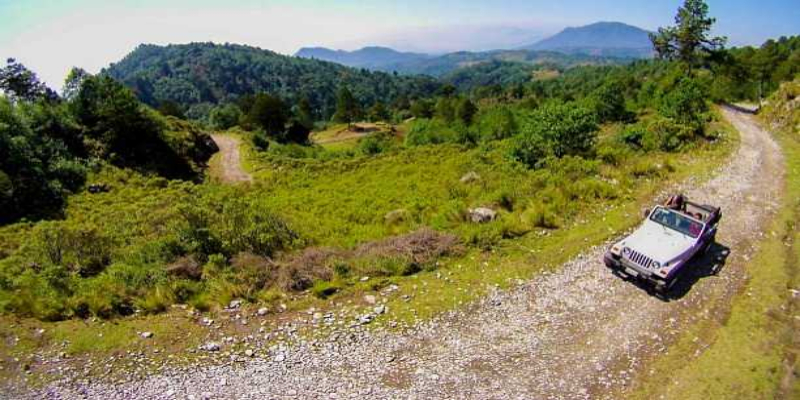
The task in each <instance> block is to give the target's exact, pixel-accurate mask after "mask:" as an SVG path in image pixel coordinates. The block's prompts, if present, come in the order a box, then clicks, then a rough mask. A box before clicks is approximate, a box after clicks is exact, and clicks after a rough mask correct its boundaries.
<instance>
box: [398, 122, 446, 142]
mask: <svg viewBox="0 0 800 400" xmlns="http://www.w3.org/2000/svg"><path fill="white" fill-rule="evenodd" d="M458 141H459V133H458V131H456V130H455V129H453V128H451V127H450V126H448V125H446V124H445V123H444V122H443V121H441V120H438V119H433V120H431V119H417V120H415V121H414V122H413V124H412V125H411V129H410V130H409V131H408V134H407V135H406V139H405V143H406V145H407V146H422V145H428V144H442V143H457V142H458Z"/></svg>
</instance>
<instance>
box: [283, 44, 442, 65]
mask: <svg viewBox="0 0 800 400" xmlns="http://www.w3.org/2000/svg"><path fill="white" fill-rule="evenodd" d="M295 56H296V57H300V58H313V59H317V60H323V61H330V62H335V63H338V64H343V65H346V66H348V67H354V68H368V69H378V70H380V69H381V68H382V67H385V66H387V65H395V64H403V63H410V62H415V61H421V60H426V59H429V58H432V57H433V56H431V55H428V54H421V53H408V52H400V51H397V50H393V49H390V48H388V47H380V46H368V47H364V48H362V49H359V50H355V51H345V50H331V49H328V48H325V47H303V48H301V49H300V50H298V51H297V53H295Z"/></svg>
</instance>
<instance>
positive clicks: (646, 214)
mask: <svg viewBox="0 0 800 400" xmlns="http://www.w3.org/2000/svg"><path fill="white" fill-rule="evenodd" d="M642 215H644V217H645V218H647V217H649V216H650V209H649V208H645V209H644V210H642Z"/></svg>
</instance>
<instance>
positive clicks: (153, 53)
mask: <svg viewBox="0 0 800 400" xmlns="http://www.w3.org/2000/svg"><path fill="white" fill-rule="evenodd" d="M103 73H104V74H107V75H110V76H111V77H113V78H115V79H117V80H119V81H121V82H122V83H124V84H125V85H127V86H128V87H130V88H131V89H133V91H134V92H135V93H136V94H137V96H138V97H139V98H140V99H141V100H142V101H143V102H145V103H147V104H149V105H151V106H157V105H159V104H161V103H163V102H166V101H171V102H175V103H178V104H180V105H182V106H183V107H184V108H186V109H187V110H186V114H187V116H189V117H192V118H198V117H203V116H205V115H207V114H208V112H209V110H210V109H211V107H212V106H213V105H215V104H220V103H224V102H229V101H234V100H236V99H237V98H239V97H240V96H242V95H248V94H255V93H261V92H267V93H270V94H273V95H277V96H280V97H282V98H284V99H286V100H288V101H289V102H292V103H295V102H296V101H297V100H298V99H299V98H300V97H303V96H305V97H307V98H308V100H309V102H310V103H311V106H312V107H313V109H314V111H315V112H316V113H318V114H319V115H320V116H323V117H326V116H330V115H331V114H332V113H333V110H334V108H335V95H336V92H337V90H338V89H339V87H340V86H343V85H344V86H347V87H349V89H350V90H351V91H352V92H353V94H354V95H355V97H356V98H357V99H358V100H359V101H360V102H361V103H363V104H365V105H370V104H373V103H375V102H377V101H379V100H380V101H383V102H387V103H388V102H391V101H392V100H394V99H395V98H397V97H400V96H408V97H419V96H426V95H429V94H431V93H433V92H434V91H435V90H436V89H437V88H438V86H439V85H438V83H437V82H436V81H435V80H433V79H431V78H426V77H407V76H404V77H397V76H393V75H391V74H387V73H382V72H369V71H365V70H358V69H353V68H348V67H344V66H341V65H337V64H333V63H329V62H324V61H319V60H309V59H302V58H296V57H290V56H284V55H280V54H277V53H274V52H272V51H268V50H263V49H260V48H257V47H251V46H243V45H233V44H225V45H218V44H213V43H190V44H181V45H168V46H157V45H149V44H145V45H140V46H139V47H137V48H136V49H135V50H134V51H133V52H131V53H130V54H128V55H127V56H126V57H125V58H124V59H122V60H121V61H120V62H118V63H115V64H112V65H111V66H110V67H108V68H107V69H106V70H104V71H103Z"/></svg>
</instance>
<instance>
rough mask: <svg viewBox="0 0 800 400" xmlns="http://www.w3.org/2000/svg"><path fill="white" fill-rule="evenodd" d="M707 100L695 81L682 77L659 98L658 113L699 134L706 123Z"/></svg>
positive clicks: (702, 89)
mask: <svg viewBox="0 0 800 400" xmlns="http://www.w3.org/2000/svg"><path fill="white" fill-rule="evenodd" d="M707 98H708V95H707V94H706V91H705V88H704V87H703V86H702V85H700V83H699V82H698V81H697V80H695V79H691V78H685V77H682V78H681V79H679V80H678V82H677V83H676V84H675V86H674V87H673V88H671V90H669V91H667V92H666V93H664V94H662V95H661V96H660V99H659V106H658V112H659V114H661V115H662V116H664V117H666V118H670V119H672V120H673V121H675V122H676V123H677V124H680V125H683V126H686V127H688V128H689V129H691V131H692V132H694V133H696V134H701V133H702V132H703V129H704V127H705V124H706V122H707V121H708V115H707V113H708V102H707V101H706V99H707Z"/></svg>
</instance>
